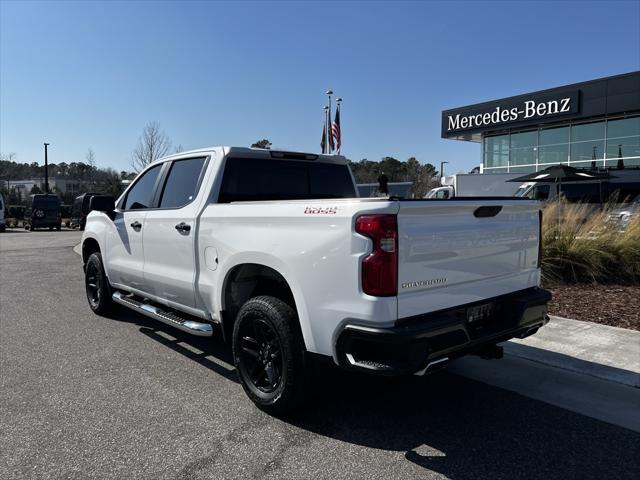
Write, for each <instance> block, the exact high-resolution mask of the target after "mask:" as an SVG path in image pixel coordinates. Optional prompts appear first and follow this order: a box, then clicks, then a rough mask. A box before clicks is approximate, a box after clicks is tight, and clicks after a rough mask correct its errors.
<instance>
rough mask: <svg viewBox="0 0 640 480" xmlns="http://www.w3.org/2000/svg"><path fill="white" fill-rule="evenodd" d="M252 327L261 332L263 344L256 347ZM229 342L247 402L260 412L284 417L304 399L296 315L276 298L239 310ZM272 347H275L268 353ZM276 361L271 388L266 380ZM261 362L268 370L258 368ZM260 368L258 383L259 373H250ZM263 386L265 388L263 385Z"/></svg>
mask: <svg viewBox="0 0 640 480" xmlns="http://www.w3.org/2000/svg"><path fill="white" fill-rule="evenodd" d="M256 323H257V324H258V325H259V326H260V329H262V330H263V333H264V338H266V340H267V341H265V342H262V343H260V342H259V341H258V340H256V339H253V338H251V335H252V332H257V330H255V329H256V328H257V327H256ZM267 327H268V328H267ZM265 332H270V333H268V334H267V333H265ZM257 336H259V335H257ZM232 339H233V360H234V363H235V367H236V370H237V372H238V377H239V379H240V383H241V384H242V387H243V388H244V391H245V392H246V394H247V396H248V397H249V398H250V399H251V401H253V403H255V404H256V406H257V407H258V408H260V409H261V410H263V411H265V412H267V413H269V414H271V415H275V416H279V415H285V414H287V413H290V412H292V411H294V410H295V409H296V408H298V407H299V406H300V404H301V403H302V401H303V400H304V396H305V390H306V388H305V385H306V383H307V382H306V379H305V373H307V372H306V370H307V368H306V365H305V348H304V341H303V339H302V332H301V331H300V324H299V322H298V315H297V314H296V311H295V310H294V309H293V308H292V307H291V306H289V305H287V304H286V303H285V302H283V301H282V300H280V299H278V298H275V297H270V296H259V297H254V298H252V299H250V300H249V301H247V302H246V303H245V304H244V305H243V306H242V307H241V308H240V311H239V312H238V315H237V317H236V321H235V324H234V327H233V336H232ZM276 344H277V345H276ZM254 345H255V348H256V352H255V353H256V354H257V355H256V357H257V358H255V359H254V358H253V353H251V354H250V353H248V351H249V350H252V349H253V348H254ZM261 345H262V346H261ZM272 345H276V346H273V349H272ZM276 350H278V351H279V354H277V355H275V354H274V352H276ZM271 357H273V358H271ZM265 358H266V360H265ZM276 360H279V362H278V365H279V380H278V382H277V385H276V386H275V387H273V385H272V382H271V381H270V380H271V379H272V378H274V376H275V375H274V374H273V372H274V371H276V370H277V368H276ZM265 361H267V362H271V364H272V366H271V367H269V363H267V364H266V365H259V363H260V362H262V363H263V364H264V362H265ZM260 368H262V369H263V370H264V371H263V372H262V381H260V380H258V381H255V378H256V377H260V375H261V372H258V373H257V374H254V375H252V373H254V372H256V371H257V370H256V369H260ZM252 377H253V378H252ZM265 383H266V384H267V385H264V384H265ZM261 384H262V385H261ZM271 389H272V390H271Z"/></svg>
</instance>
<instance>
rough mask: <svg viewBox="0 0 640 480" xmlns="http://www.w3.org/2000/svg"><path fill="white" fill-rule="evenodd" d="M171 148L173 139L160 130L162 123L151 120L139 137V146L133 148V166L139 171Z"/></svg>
mask: <svg viewBox="0 0 640 480" xmlns="http://www.w3.org/2000/svg"><path fill="white" fill-rule="evenodd" d="M170 149H171V140H169V137H168V136H167V134H166V133H164V132H163V131H162V130H160V124H159V123H158V122H156V121H153V122H149V123H147V125H146V126H145V127H144V130H143V131H142V135H141V136H140V138H139V139H138V146H137V147H136V148H135V149H134V150H133V153H132V155H131V166H132V167H133V169H134V170H135V171H136V172H139V171H140V170H143V169H144V168H145V167H146V166H147V165H149V164H150V163H151V162H153V161H155V160H157V159H158V158H161V157H164V156H165V155H166V154H167V153H168V152H169V150H170Z"/></svg>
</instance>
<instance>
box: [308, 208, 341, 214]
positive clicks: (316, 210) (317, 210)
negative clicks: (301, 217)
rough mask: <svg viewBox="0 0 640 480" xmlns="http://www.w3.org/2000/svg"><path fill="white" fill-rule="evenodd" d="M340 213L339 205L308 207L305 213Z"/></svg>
mask: <svg viewBox="0 0 640 480" xmlns="http://www.w3.org/2000/svg"><path fill="white" fill-rule="evenodd" d="M336 213H338V207H306V208H305V209H304V214H305V215H335V214H336Z"/></svg>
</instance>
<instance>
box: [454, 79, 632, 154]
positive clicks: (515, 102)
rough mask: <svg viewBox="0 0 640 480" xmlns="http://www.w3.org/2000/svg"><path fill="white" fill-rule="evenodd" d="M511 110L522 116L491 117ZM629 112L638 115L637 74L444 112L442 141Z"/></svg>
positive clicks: (479, 137)
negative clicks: (515, 110)
mask: <svg viewBox="0 0 640 480" xmlns="http://www.w3.org/2000/svg"><path fill="white" fill-rule="evenodd" d="M566 99H570V102H569V103H570V105H568V107H569V108H568V109H567V110H566V111H562V110H563V109H562V107H563V106H565V105H564V102H565V100H566ZM541 104H544V105H542V106H540V105H541ZM532 106H533V107H532ZM512 108H516V109H517V111H522V112H523V113H522V114H520V115H513V116H510V117H509V118H507V117H506V116H505V117H500V115H495V113H494V112H495V111H496V109H498V111H499V112H502V111H503V110H505V109H507V110H508V109H512ZM531 108H540V109H541V110H540V111H541V112H542V114H541V115H538V114H537V113H538V112H536V114H535V115H527V113H530V110H531ZM631 112H640V71H639V72H632V73H627V74H623V75H618V76H615V77H607V78H602V79H598V80H592V81H589V82H583V83H576V84H573V85H565V86H562V87H558V88H552V89H548V90H542V91H538V92H533V93H528V94H523V95H517V96H515V97H508V98H504V99H500V100H495V101H491V102H484V103H479V104H475V105H469V106H465V107H460V108H454V109H450V110H445V111H443V112H442V138H455V139H459V140H475V141H479V140H480V139H481V136H482V135H484V134H491V133H496V132H501V131H506V130H510V129H523V128H527V127H532V128H534V127H537V126H543V125H549V124H554V123H563V122H566V121H576V120H588V119H591V118H594V119H595V118H598V117H605V116H611V115H617V114H627V113H631ZM492 113H493V117H491V114H492ZM486 114H489V116H486ZM505 115H506V114H505ZM496 119H497V120H498V121H497V122H496V121H493V120H496ZM484 120H488V121H484Z"/></svg>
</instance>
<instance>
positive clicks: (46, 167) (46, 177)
mask: <svg viewBox="0 0 640 480" xmlns="http://www.w3.org/2000/svg"><path fill="white" fill-rule="evenodd" d="M48 146H49V144H48V143H46V142H45V144H44V193H46V194H48V193H49V158H48V151H47V147H48Z"/></svg>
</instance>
